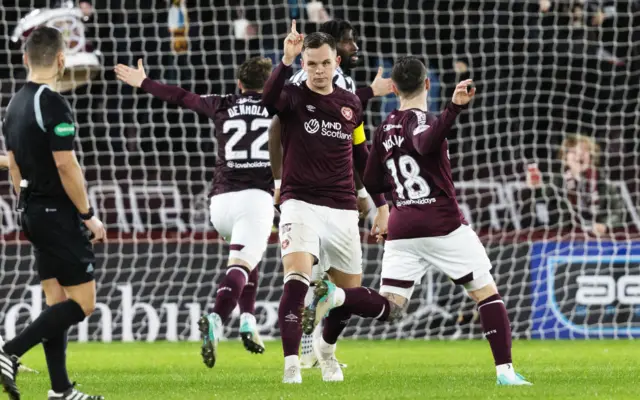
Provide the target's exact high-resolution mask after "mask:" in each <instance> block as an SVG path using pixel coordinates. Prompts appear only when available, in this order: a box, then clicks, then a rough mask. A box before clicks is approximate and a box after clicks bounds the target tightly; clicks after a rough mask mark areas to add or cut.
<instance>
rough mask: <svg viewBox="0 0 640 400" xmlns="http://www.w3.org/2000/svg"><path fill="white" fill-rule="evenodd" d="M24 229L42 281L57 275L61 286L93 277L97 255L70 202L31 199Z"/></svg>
mask: <svg viewBox="0 0 640 400" xmlns="http://www.w3.org/2000/svg"><path fill="white" fill-rule="evenodd" d="M22 229H23V231H24V233H25V236H26V237H27V239H29V241H30V242H31V244H33V248H34V255H35V258H36V268H37V269H38V275H39V276H40V280H45V279H52V278H56V279H57V280H58V282H59V283H60V285H62V286H75V285H80V284H82V283H86V282H91V281H92V280H94V274H93V270H94V268H95V261H96V258H95V254H94V253H93V247H92V245H91V242H90V241H89V230H88V229H87V227H86V226H85V225H84V223H83V222H82V220H81V219H80V216H79V215H78V212H77V210H76V209H75V207H74V206H73V205H71V204H69V203H68V202H66V201H65V202H61V201H56V200H50V199H30V200H29V202H28V204H27V207H26V210H25V211H24V212H23V213H22Z"/></svg>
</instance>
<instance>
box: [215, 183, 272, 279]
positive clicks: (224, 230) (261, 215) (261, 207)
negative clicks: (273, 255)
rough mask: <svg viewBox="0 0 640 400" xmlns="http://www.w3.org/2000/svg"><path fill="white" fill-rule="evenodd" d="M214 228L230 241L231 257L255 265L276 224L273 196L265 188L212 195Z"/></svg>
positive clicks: (265, 247) (259, 259)
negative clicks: (274, 223) (274, 221)
mask: <svg viewBox="0 0 640 400" xmlns="http://www.w3.org/2000/svg"><path fill="white" fill-rule="evenodd" d="M209 212H210V218H211V223H212V224H213V227H214V228H215V229H216V231H218V233H219V234H220V236H222V237H223V238H224V240H225V241H227V243H229V247H230V252H229V258H239V259H241V260H244V261H246V262H247V263H248V264H249V265H251V268H254V267H255V266H256V265H258V263H259V262H260V261H261V260H262V256H263V254H264V252H265V250H266V249H267V243H268V241H269V236H270V235H271V228H272V227H273V214H274V209H273V198H272V197H271V195H270V194H269V193H267V192H265V191H264V190H260V189H247V190H241V191H238V192H229V193H222V194H219V195H216V196H213V197H211V203H210V206H209Z"/></svg>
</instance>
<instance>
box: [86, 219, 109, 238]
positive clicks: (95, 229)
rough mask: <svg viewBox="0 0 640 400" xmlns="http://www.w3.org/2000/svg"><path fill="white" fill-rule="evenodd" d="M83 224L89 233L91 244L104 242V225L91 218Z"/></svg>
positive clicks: (105, 234) (105, 232) (105, 235)
mask: <svg viewBox="0 0 640 400" xmlns="http://www.w3.org/2000/svg"><path fill="white" fill-rule="evenodd" d="M84 224H85V225H86V226H87V228H88V229H89V230H90V231H91V237H92V238H91V243H92V244H95V243H98V242H104V240H105V239H106V237H107V231H106V230H105V229H104V224H103V223H102V221H100V220H99V219H98V218H97V217H91V219H88V220H86V221H84Z"/></svg>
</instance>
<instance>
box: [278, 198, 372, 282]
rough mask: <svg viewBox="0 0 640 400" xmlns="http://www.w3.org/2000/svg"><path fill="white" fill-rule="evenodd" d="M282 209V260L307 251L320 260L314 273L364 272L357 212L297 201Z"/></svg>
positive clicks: (290, 202) (315, 275) (285, 203)
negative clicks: (289, 255)
mask: <svg viewBox="0 0 640 400" xmlns="http://www.w3.org/2000/svg"><path fill="white" fill-rule="evenodd" d="M280 209H281V214H280V248H281V253H282V257H284V256H286V255H287V254H291V253H295V252H305V253H310V254H312V255H313V256H314V257H315V258H316V259H317V260H318V266H317V267H315V268H314V271H317V270H320V271H327V270H329V268H334V269H336V270H338V271H341V272H344V273H346V274H354V275H356V274H361V273H362V247H361V244H360V228H359V227H358V212H357V211H356V210H339V209H335V208H329V207H324V206H318V205H315V204H310V203H307V202H304V201H300V200H295V199H291V200H287V201H285V202H284V203H283V204H282V206H281V208H280ZM314 277H317V273H315V272H314Z"/></svg>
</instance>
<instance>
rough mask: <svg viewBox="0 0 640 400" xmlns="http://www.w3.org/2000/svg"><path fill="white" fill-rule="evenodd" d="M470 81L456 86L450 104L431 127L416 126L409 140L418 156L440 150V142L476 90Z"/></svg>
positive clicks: (445, 136)
mask: <svg viewBox="0 0 640 400" xmlns="http://www.w3.org/2000/svg"><path fill="white" fill-rule="evenodd" d="M472 84H473V81H472V80H471V79H467V80H464V81H462V82H460V83H458V85H457V86H456V89H455V91H454V93H453V99H452V100H451V103H449V105H448V106H447V108H445V110H444V111H443V112H442V114H440V116H439V117H438V118H437V119H436V120H435V121H434V122H432V123H431V125H418V126H417V127H416V128H415V129H414V131H413V133H412V134H411V140H412V141H413V146H414V147H415V149H416V151H417V152H418V153H420V154H428V153H431V152H434V151H438V150H440V147H441V146H442V142H444V140H445V139H446V138H447V135H449V132H450V131H451V126H452V125H453V123H454V122H455V120H456V117H457V116H458V114H460V112H461V111H462V110H463V109H465V108H466V107H467V105H468V104H469V102H470V101H471V99H472V98H473V96H474V95H475V94H476V89H475V87H473V88H472V89H471V90H469V87H472V86H471V85H472Z"/></svg>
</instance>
